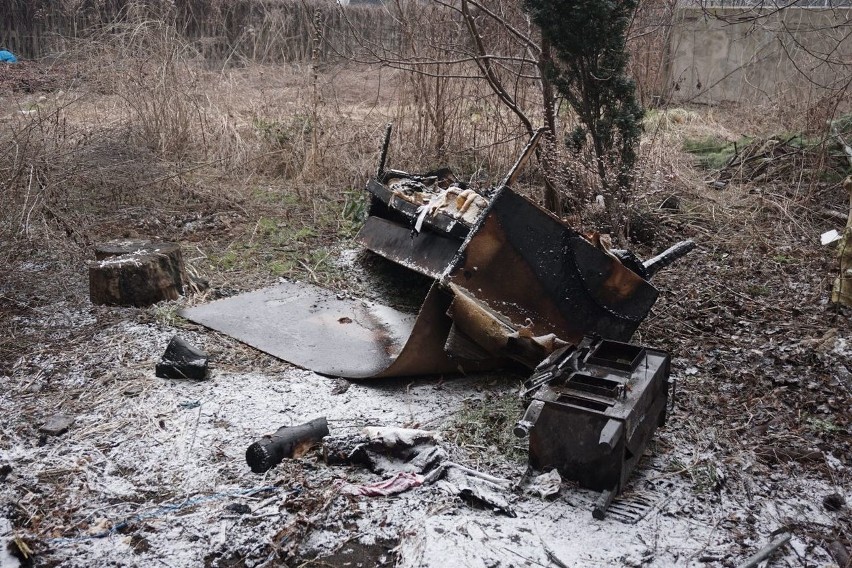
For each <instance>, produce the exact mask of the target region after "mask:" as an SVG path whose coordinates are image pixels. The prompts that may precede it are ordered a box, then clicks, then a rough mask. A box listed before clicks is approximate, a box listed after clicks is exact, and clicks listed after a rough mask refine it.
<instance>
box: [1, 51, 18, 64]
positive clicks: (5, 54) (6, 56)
mask: <svg viewBox="0 0 852 568" xmlns="http://www.w3.org/2000/svg"><path fill="white" fill-rule="evenodd" d="M0 62H2V63H17V62H18V58H17V57H15V54H14V53H12V52H11V51H6V50H5V49H0Z"/></svg>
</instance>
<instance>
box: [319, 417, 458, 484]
mask: <svg viewBox="0 0 852 568" xmlns="http://www.w3.org/2000/svg"><path fill="white" fill-rule="evenodd" d="M439 441H440V438H439V437H438V435H437V433H435V432H431V431H428V430H416V429H410V428H376V427H367V428H364V430H363V431H362V432H361V433H360V434H355V435H348V436H347V435H344V436H329V437H327V438H325V439H324V440H323V456H324V458H325V461H326V463H328V464H329V465H359V466H362V467H366V468H367V469H369V470H370V471H372V472H373V473H379V474H395V473H399V472H405V473H418V474H423V473H426V472H428V471H432V470H434V469H435V468H436V467H437V466H439V465H440V464H441V463H443V462H444V461H445V460H446V459H447V452H446V451H445V450H444V449H443V448H441V447H440V446H438V442H439Z"/></svg>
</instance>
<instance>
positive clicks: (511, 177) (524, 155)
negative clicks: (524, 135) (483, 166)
mask: <svg viewBox="0 0 852 568" xmlns="http://www.w3.org/2000/svg"><path fill="white" fill-rule="evenodd" d="M546 130H547V128H539V129H538V130H536V131H535V134H533V135H532V138H530V141H529V142H527V145H526V146H525V147H524V149H523V151H522V152H521V155H520V156H518V159H517V161H515V165H513V166H512V168H511V169H510V170H509V173H507V174H506V177H504V178H503V181H501V182H500V187H511V186H512V184H513V183H515V178H517V177H518V174H519V173H520V172H521V168H523V167H524V165H525V164H526V163H527V161H528V160H529V159H530V156H532V153H533V151H534V150H535V149H536V146H538V143H539V142H540V141H541V135H542V134H544V132H545V131H546Z"/></svg>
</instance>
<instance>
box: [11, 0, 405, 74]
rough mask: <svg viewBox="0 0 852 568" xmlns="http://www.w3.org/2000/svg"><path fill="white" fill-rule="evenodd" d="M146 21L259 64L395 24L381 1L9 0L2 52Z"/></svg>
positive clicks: (48, 49)
mask: <svg viewBox="0 0 852 568" xmlns="http://www.w3.org/2000/svg"><path fill="white" fill-rule="evenodd" d="M145 19H156V20H162V21H165V22H168V23H172V24H174V26H175V27H176V28H177V30H178V31H180V32H181V33H182V34H183V35H184V36H185V37H186V38H187V39H189V40H190V41H193V42H197V45H198V47H199V50H200V51H201V52H202V53H203V54H204V55H205V56H206V57H210V58H225V57H235V56H236V57H245V58H248V59H251V60H253V61H260V62H271V61H302V60H306V59H309V58H310V57H311V55H312V52H313V50H314V49H315V48H316V47H317V46H318V47H319V53H318V55H319V56H320V57H321V58H329V57H333V56H334V55H335V53H336V52H337V51H338V50H340V49H343V50H351V49H354V48H355V43H356V41H355V34H356V33H357V35H358V36H359V37H360V38H361V39H362V40H366V41H369V42H372V43H376V44H382V45H387V43H388V42H393V41H394V33H393V29H394V27H395V26H394V25H393V19H392V18H391V17H390V16H389V14H387V12H386V11H385V10H384V9H383V7H382V6H381V5H369V4H365V5H358V6H350V7H348V8H346V10H345V11H343V10H340V9H339V8H338V6H337V4H336V2H334V1H329V0H147V1H145V2H140V1H139V0H3V2H2V3H0V22H3V24H2V26H3V27H2V28H0V49H9V50H10V51H12V52H13V53H15V54H16V55H18V56H19V57H22V58H25V59H38V58H40V57H43V56H46V55H49V54H51V53H56V52H58V51H61V50H62V49H63V48H64V46H65V45H66V43H67V40H69V39H80V38H85V37H87V36H89V35H91V34H93V33H97V32H98V31H99V30H104V29H109V27H110V26H116V25H122V24H129V25H132V24H133V23H134V22H140V21H144V20H145ZM318 36H319V37H322V38H331V37H333V38H334V41H322V42H319V43H317V42H315V38H316V37H318Z"/></svg>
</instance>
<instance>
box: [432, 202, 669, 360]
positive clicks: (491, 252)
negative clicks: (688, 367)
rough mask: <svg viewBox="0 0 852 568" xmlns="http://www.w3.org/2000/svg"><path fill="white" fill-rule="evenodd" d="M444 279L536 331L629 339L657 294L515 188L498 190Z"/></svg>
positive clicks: (574, 336) (562, 336)
mask: <svg viewBox="0 0 852 568" xmlns="http://www.w3.org/2000/svg"><path fill="white" fill-rule="evenodd" d="M444 280H445V281H446V282H448V283H452V284H454V285H456V286H458V287H460V288H464V289H466V290H468V291H469V292H470V294H471V295H473V296H475V297H476V298H477V299H478V300H480V301H482V302H484V303H485V304H487V305H488V306H489V308H490V309H491V310H493V311H495V312H499V313H500V314H501V315H503V316H505V317H506V318H507V319H508V320H510V321H511V322H513V324H514V326H515V328H516V329H518V328H519V327H521V326H523V327H524V328H526V330H527V332H528V333H529V334H530V335H532V336H544V335H547V334H551V333H553V334H555V335H556V336H557V337H559V338H560V339H562V340H564V341H567V342H570V343H578V342H579V341H580V340H581V339H582V337H583V335H585V334H590V333H592V334H597V335H601V336H603V337H609V338H612V339H617V340H627V339H629V338H630V336H631V335H632V334H633V332H634V331H635V330H636V328H637V327H638V325H639V323H640V322H641V321H642V320H643V319H644V318H645V316H646V315H647V314H648V311H649V310H650V309H651V306H653V304H654V302H655V301H656V299H657V295H658V292H657V290H656V288H654V286H652V285H651V284H650V283H649V282H647V281H646V280H644V279H643V278H641V277H640V276H639V275H637V274H636V273H635V272H633V271H631V270H629V269H628V268H626V267H625V266H624V265H623V264H621V262H620V261H619V260H618V259H617V258H616V257H615V256H613V255H611V254H608V252H607V251H605V250H602V249H600V248H597V247H595V246H594V245H592V244H591V243H590V242H589V241H588V240H586V239H585V238H584V237H583V236H582V235H580V234H579V233H577V232H576V231H574V230H573V229H571V228H569V227H567V226H566V225H565V224H564V223H563V222H562V221H560V220H559V219H558V218H556V217H555V216H553V215H551V214H550V213H548V212H547V211H544V210H543V209H541V208H540V207H538V206H536V205H534V204H533V203H531V202H530V201H529V200H527V199H526V198H524V197H522V196H520V195H518V194H516V193H514V192H513V191H512V190H511V189H509V188H506V187H504V188H502V189H501V190H500V191H499V192H498V193H497V195H495V196H494V197H493V198H492V201H491V205H490V207H489V209H487V210H486V212H485V215H484V216H483V218H482V219H481V220H480V222H479V223H478V224H477V226H476V227H474V229H473V230H472V231H471V234H470V235H469V236H468V239H467V240H466V241H465V243H464V245H463V246H462V248H461V250H460V252H459V255H458V256H457V258H456V259H455V260H454V262H453V265H452V266H450V267H449V268H448V270H447V272H446V273H445V277H444Z"/></svg>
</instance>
